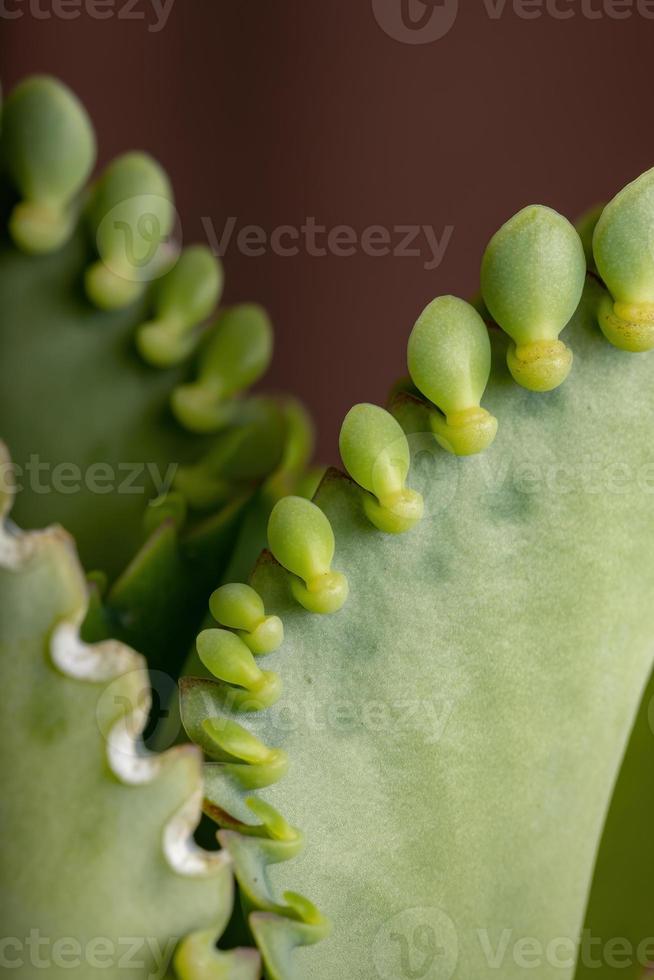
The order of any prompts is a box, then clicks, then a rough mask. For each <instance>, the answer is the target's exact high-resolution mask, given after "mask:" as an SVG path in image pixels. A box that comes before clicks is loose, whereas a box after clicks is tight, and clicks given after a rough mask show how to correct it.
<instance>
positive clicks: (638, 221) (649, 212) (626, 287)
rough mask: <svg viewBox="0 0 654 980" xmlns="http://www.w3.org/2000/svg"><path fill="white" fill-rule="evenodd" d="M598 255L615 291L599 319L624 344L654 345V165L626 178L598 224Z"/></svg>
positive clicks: (629, 348)
mask: <svg viewBox="0 0 654 980" xmlns="http://www.w3.org/2000/svg"><path fill="white" fill-rule="evenodd" d="M593 255H594V256H595V264H596V265H597V270H598V272H599V274H600V276H601V277H602V279H603V280H604V282H605V283H606V286H607V287H608V289H609V291H610V293H611V296H610V297H605V298H604V299H603V300H602V301H600V306H599V310H598V320H599V325H600V327H601V329H602V332H603V333H604V335H605V336H606V338H607V339H608V340H609V341H610V342H611V343H612V344H614V345H615V346H616V347H619V348H620V349H621V350H626V351H632V352H634V353H641V352H643V351H648V350H652V348H654V168H652V169H651V170H647V171H646V172H645V173H644V174H641V176H640V177H638V178H637V179H636V180H634V181H632V183H630V184H627V186H626V187H624V188H623V189H622V190H621V191H620V192H619V193H618V194H616V196H615V197H614V198H613V200H612V201H610V202H609V203H608V204H607V205H606V207H605V208H604V210H603V211H602V214H601V216H600V218H599V220H598V222H597V225H596V226H595V232H594V235H593Z"/></svg>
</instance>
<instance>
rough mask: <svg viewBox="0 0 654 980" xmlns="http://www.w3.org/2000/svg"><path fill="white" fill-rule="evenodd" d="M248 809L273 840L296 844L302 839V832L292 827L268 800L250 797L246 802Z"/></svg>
mask: <svg viewBox="0 0 654 980" xmlns="http://www.w3.org/2000/svg"><path fill="white" fill-rule="evenodd" d="M245 805H246V806H247V807H248V809H249V810H250V811H251V812H252V813H253V814H254V816H255V817H257V818H258V819H259V820H260V821H261V826H262V827H263V828H264V829H265V831H266V834H267V835H268V837H271V838H272V839H273V840H280V841H288V842H289V843H290V842H295V841H300V840H301V839H302V834H301V832H300V831H299V830H298V829H297V828H296V827H292V826H291V825H290V824H289V823H288V821H287V820H286V819H285V818H284V817H283V816H282V815H281V813H280V812H279V810H276V809H275V808H274V807H273V806H271V805H270V803H268V802H266V800H262V799H261V797H260V796H249V797H247V798H246V800H245Z"/></svg>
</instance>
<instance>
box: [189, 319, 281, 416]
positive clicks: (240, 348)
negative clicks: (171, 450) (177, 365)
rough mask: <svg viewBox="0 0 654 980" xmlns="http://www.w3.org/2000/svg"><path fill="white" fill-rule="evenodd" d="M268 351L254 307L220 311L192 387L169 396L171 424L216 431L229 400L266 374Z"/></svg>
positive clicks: (265, 324) (267, 328)
mask: <svg viewBox="0 0 654 980" xmlns="http://www.w3.org/2000/svg"><path fill="white" fill-rule="evenodd" d="M272 346H273V333H272V326H271V323H270V320H269V319H268V315H267V314H266V312H265V310H263V309H262V308H261V307H260V306H256V305H255V304H252V303H243V304H241V305H240V306H232V307H230V308H229V309H227V310H224V311H223V312H222V313H221V314H220V316H219V317H218V319H217V321H216V323H215V326H214V329H213V331H212V333H211V335H210V336H209V338H208V339H207V343H206V346H205V347H204V350H203V351H202V352H201V354H200V361H199V370H198V379H197V381H194V382H192V383H191V384H185V385H180V386H178V387H177V388H175V390H174V392H173V395H172V408H173V412H174V413H175V415H176V417H177V419H178V420H179V421H180V422H181V423H182V425H183V426H185V428H187V429H189V430H190V431H191V432H216V431H218V429H221V428H222V427H223V426H224V425H225V424H226V422H227V421H229V419H230V417H231V406H230V403H229V401H230V399H231V398H233V396H234V395H236V394H237V393H238V392H240V391H243V390H244V389H245V388H249V386H250V385H252V384H254V382H255V381H258V379H259V378H260V377H261V375H262V374H263V373H264V372H265V371H266V370H267V368H268V365H269V364H270V359H271V357H272Z"/></svg>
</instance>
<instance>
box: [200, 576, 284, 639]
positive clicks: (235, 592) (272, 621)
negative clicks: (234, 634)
mask: <svg viewBox="0 0 654 980" xmlns="http://www.w3.org/2000/svg"><path fill="white" fill-rule="evenodd" d="M209 609H210V610H211V615H212V616H213V618H214V619H215V620H216V622H218V623H222V624H223V626H229V628H230V629H233V630H238V635H239V636H240V637H241V639H242V640H243V642H244V643H245V644H246V645H247V646H248V647H249V648H250V650H251V651H252V653H256V654H264V653H272V652H273V650H277V649H278V647H280V646H281V645H282V643H283V641H284V627H283V625H282V621H281V619H280V618H279V616H266V611H265V609H264V606H263V600H262V598H261V596H260V595H259V593H258V592H256V591H255V590H254V589H253V588H252V587H251V586H249V585H244V584H242V583H240V582H230V583H229V584H228V585H221V587H220V588H219V589H216V591H215V592H214V593H213V595H212V596H211V598H210V599H209Z"/></svg>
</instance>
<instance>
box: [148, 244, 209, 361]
mask: <svg viewBox="0 0 654 980" xmlns="http://www.w3.org/2000/svg"><path fill="white" fill-rule="evenodd" d="M223 278H224V277H223V269H222V265H221V263H220V262H219V261H218V259H216V258H214V256H213V254H212V252H211V251H210V249H208V248H207V247H206V245H191V246H190V247H189V248H185V249H184V251H183V252H182V253H181V255H180V256H179V258H178V260H177V262H176V263H175V265H174V266H173V268H172V269H170V271H169V272H167V273H166V274H165V275H164V276H162V277H161V279H159V280H158V282H157V284H156V286H155V289H154V295H153V306H154V311H155V316H154V318H153V319H152V320H150V321H149V322H148V323H144V324H143V325H142V326H141V327H139V329H138V331H137V334H136V345H137V347H138V349H139V351H140V353H141V355H142V356H143V358H144V359H145V360H146V361H148V363H149V364H152V365H154V367H162V368H166V367H172V366H173V365H175V364H179V363H180V362H181V361H183V360H184V358H185V357H187V356H188V354H190V353H191V351H192V350H193V348H194V347H195V344H196V342H197V338H198V333H197V331H195V330H194V327H197V326H198V324H200V323H202V322H203V320H206V318H207V317H208V316H209V315H210V313H211V312H212V311H213V309H214V307H215V305H216V303H217V302H218V300H219V298H220V294H221V292H222V288H223Z"/></svg>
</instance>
